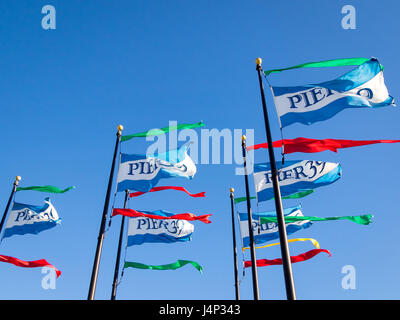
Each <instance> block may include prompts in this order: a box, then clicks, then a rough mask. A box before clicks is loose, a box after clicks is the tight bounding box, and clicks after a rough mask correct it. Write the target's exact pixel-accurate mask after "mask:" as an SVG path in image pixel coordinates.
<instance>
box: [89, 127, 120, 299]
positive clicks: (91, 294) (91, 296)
mask: <svg viewBox="0 0 400 320" xmlns="http://www.w3.org/2000/svg"><path fill="white" fill-rule="evenodd" d="M123 129H124V127H123V126H122V125H119V126H118V131H117V139H116V141H115V149H114V156H113V162H112V166H111V171H110V178H109V179H108V187H107V194H106V199H105V202H104V209H103V215H102V219H101V224H100V231H99V236H98V238H97V247H96V255H95V257H94V262H93V269H92V277H91V279H90V287H89V294H88V300H94V294H95V291H96V283H97V275H98V273H99V265H100V256H101V250H102V248H103V240H104V233H105V229H106V222H107V212H108V207H109V203H110V195H111V187H112V182H113V178H114V169H115V160H116V158H117V152H118V146H119V142H120V140H121V132H122V130H123Z"/></svg>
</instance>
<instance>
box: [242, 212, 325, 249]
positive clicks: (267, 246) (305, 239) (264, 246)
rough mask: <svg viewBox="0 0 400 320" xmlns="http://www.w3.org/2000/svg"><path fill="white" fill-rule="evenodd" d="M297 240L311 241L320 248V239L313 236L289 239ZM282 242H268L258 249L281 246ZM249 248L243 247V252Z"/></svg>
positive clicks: (291, 240) (289, 241)
mask: <svg viewBox="0 0 400 320" xmlns="http://www.w3.org/2000/svg"><path fill="white" fill-rule="evenodd" d="M285 222H286V220H285ZM297 241H310V242H311V243H312V244H313V245H314V247H315V248H317V249H319V243H318V241H317V240H315V239H312V238H297V239H288V243H291V242H297ZM280 244H281V243H280V242H276V243H271V244H266V245H263V246H257V247H256V249H263V248H269V247H274V246H279V245H280ZM249 249H250V248H249V247H244V248H242V250H243V252H244V251H245V250H249Z"/></svg>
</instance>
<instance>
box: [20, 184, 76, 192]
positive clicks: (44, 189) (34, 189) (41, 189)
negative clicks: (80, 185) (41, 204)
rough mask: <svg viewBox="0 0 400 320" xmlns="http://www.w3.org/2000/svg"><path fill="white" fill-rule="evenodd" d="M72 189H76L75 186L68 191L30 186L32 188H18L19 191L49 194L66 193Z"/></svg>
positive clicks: (50, 187)
mask: <svg viewBox="0 0 400 320" xmlns="http://www.w3.org/2000/svg"><path fill="white" fill-rule="evenodd" d="M71 189H75V186H71V187H68V188H66V189H60V188H57V187H55V186H30V187H18V188H17V191H23V190H32V191H40V192H48V193H64V192H67V191H69V190H71Z"/></svg>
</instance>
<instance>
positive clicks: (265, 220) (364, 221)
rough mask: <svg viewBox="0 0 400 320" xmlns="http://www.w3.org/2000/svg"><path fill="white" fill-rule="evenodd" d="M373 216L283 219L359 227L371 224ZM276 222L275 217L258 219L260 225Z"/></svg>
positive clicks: (286, 220)
mask: <svg viewBox="0 0 400 320" xmlns="http://www.w3.org/2000/svg"><path fill="white" fill-rule="evenodd" d="M372 218H373V215H371V214H364V215H360V216H343V217H325V218H323V217H310V216H303V217H287V219H286V218H285V222H297V221H303V220H306V221H331V220H349V221H352V222H355V223H358V224H361V225H368V224H370V223H371V220H372ZM271 222H277V218H276V217H260V224H263V223H271Z"/></svg>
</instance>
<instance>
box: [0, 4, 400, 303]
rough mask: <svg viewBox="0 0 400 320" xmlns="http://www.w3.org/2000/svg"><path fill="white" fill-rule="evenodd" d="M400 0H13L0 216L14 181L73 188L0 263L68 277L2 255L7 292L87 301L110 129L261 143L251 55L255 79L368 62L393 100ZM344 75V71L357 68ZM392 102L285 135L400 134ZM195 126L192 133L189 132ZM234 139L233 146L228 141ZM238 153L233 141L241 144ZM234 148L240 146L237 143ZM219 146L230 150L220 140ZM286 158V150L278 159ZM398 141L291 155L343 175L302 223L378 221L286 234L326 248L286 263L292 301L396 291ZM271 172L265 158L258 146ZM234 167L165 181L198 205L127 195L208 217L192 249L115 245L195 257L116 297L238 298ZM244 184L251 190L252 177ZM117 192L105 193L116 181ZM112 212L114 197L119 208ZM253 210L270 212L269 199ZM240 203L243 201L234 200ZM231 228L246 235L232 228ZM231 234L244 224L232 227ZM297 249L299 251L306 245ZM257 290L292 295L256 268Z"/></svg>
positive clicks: (238, 179)
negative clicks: (43, 225) (172, 128)
mask: <svg viewBox="0 0 400 320" xmlns="http://www.w3.org/2000/svg"><path fill="white" fill-rule="evenodd" d="M46 4H50V5H53V6H54V7H55V8H56V29H55V30H43V29H42V27H41V20H42V17H43V16H44V15H43V14H42V13H41V10H42V7H43V6H44V5H46ZM346 4H351V5H353V6H354V7H355V9H356V19H357V20H356V29H355V30H345V29H343V28H342V26H341V20H342V18H343V16H344V15H343V14H342V13H341V10H342V7H343V6H344V5H346ZM399 10H400V4H399V3H397V2H396V1H387V0H382V1H378V2H377V1H373V0H363V1H356V0H351V1H316V0H304V1H266V0H264V1H260V0H252V1H238V0H229V1H227V0H220V1H209V0H207V1H181V0H171V1H159V0H154V1H139V0H133V1H131V0H129V1H128V0H120V1H105V0H91V1H77V0H68V1H66V0H46V1H45V0H40V1H39V0H19V1H11V0H8V1H1V3H0V39H1V41H0V71H1V73H0V98H1V117H0V136H1V157H0V167H1V170H0V182H1V183H0V203H1V204H2V210H3V209H4V208H5V206H6V203H7V200H8V197H9V194H10V191H11V188H12V183H13V181H14V177H15V176H16V175H20V176H22V181H21V186H30V185H47V184H51V185H56V186H59V187H67V186H70V185H75V186H76V187H77V188H76V189H75V190H72V191H69V192H67V193H65V194H50V197H51V200H52V202H53V204H54V206H55V207H56V209H57V210H58V213H59V215H60V216H61V218H62V224H61V225H60V226H58V227H56V228H53V229H50V230H47V231H44V232H42V233H40V234H39V235H24V236H13V237H11V238H7V239H5V240H4V241H2V243H1V244H0V254H4V255H9V256H13V257H17V258H20V259H22V260H37V259H42V258H44V259H47V260H48V261H49V262H50V263H52V264H54V265H55V266H56V267H57V268H59V269H60V270H61V271H62V275H61V277H60V278H59V279H58V280H57V282H56V289H53V290H51V289H49V290H45V289H43V288H42V285H41V282H42V278H43V277H44V276H45V275H44V274H42V273H41V268H34V269H27V268H19V267H16V266H13V265H11V264H7V263H0V282H1V286H0V287H1V289H0V299H86V298H87V294H88V289H89V283H90V276H91V271H92V265H93V258H94V254H95V248H96V243H97V235H98V231H99V226H100V220H101V214H102V210H103V206H104V197H105V194H106V187H107V182H108V177H109V172H110V166H111V160H112V152H113V148H114V141H115V133H116V127H117V125H118V124H123V126H124V134H130V133H136V132H142V131H146V130H148V129H151V128H156V127H164V126H167V125H168V122H169V121H170V120H176V121H178V123H193V122H198V121H200V120H203V121H204V123H205V124H206V127H205V128H208V129H213V128H216V129H218V130H222V129H230V130H233V129H254V130H255V131H254V132H255V143H261V142H264V141H265V140H266V137H265V129H264V122H263V116H262V107H261V100H260V93H259V88H258V80H257V74H256V70H255V63H254V60H255V58H257V57H262V58H263V67H264V69H269V68H278V67H286V66H291V65H294V64H299V63H304V62H309V61H320V60H325V59H335V58H346V57H371V56H374V57H378V58H379V60H380V62H381V63H382V64H383V65H384V67H385V71H384V73H385V82H386V85H387V87H388V89H389V92H390V94H391V95H392V96H394V97H395V98H397V97H399V96H400V80H399V77H398V76H399V74H400V64H399V60H398V58H397V56H398V51H399V48H400V47H399V45H398V41H397V39H398V33H397V32H398V30H399V23H400V22H399V19H398V13H399ZM350 68H351V67H350ZM350 68H349V67H342V68H331V69H313V70H295V71H287V72H284V73H281V74H274V75H271V76H270V77H269V81H270V82H271V83H272V84H274V85H283V86H284V85H300V84H306V83H316V82H321V81H325V80H331V79H334V78H335V77H337V76H339V75H341V74H342V73H344V72H346V71H347V70H349V69H350ZM266 94H267V103H268V108H269V114H270V120H271V129H272V134H273V139H274V140H277V139H279V138H280V131H279V126H278V119H277V116H276V112H275V109H274V107H273V102H272V98H271V94H270V92H269V91H267V92H266ZM399 120H400V114H399V113H398V110H397V108H392V107H387V108H381V109H377V110H369V109H362V110H355V109H347V110H344V111H342V112H341V113H339V114H338V115H336V116H335V117H333V118H331V119H330V120H328V121H324V122H319V123H316V124H314V125H311V126H305V125H301V124H294V125H291V126H289V127H287V128H286V129H285V130H284V137H285V138H296V137H308V138H339V139H355V140H357V139H399V138H400V135H399V130H398V128H399V125H398V124H399ZM196 131H197V132H198V133H200V132H201V131H200V129H196ZM150 143H151V142H148V141H147V142H146V141H145V140H144V139H139V138H138V139H133V140H131V141H129V142H125V143H124V144H123V145H122V150H123V152H127V153H145V151H146V148H147V147H148V146H149V145H150ZM227 143H231V141H228V142H227ZM238 143H239V144H238ZM235 147H236V148H237V147H240V142H239V141H236V146H235ZM221 148H222V147H221ZM276 155H277V158H278V159H280V150H276ZM399 155H400V145H397V144H390V145H389V144H380V145H372V146H365V147H358V148H350V149H345V150H339V152H338V153H333V152H330V151H325V152H322V153H316V154H301V153H297V154H291V155H288V156H287V157H286V159H288V160H289V159H290V160H294V159H300V160H301V159H311V160H324V161H332V162H340V163H341V165H342V168H343V176H342V179H340V180H339V181H338V182H336V183H334V184H332V185H330V186H326V187H323V188H319V189H317V190H316V191H315V193H314V194H312V195H309V196H307V197H305V198H303V199H300V200H286V201H284V206H285V207H289V206H294V205H297V204H299V203H301V204H302V206H303V212H304V214H305V215H310V216H313V215H314V216H322V217H327V216H341V215H359V214H366V213H371V214H373V215H374V222H373V224H371V225H369V226H361V225H357V224H355V223H351V222H349V221H336V222H316V223H314V224H313V226H312V227H310V228H309V229H306V230H302V231H299V232H297V233H296V234H294V235H292V236H289V238H297V237H311V238H314V239H316V240H318V241H319V243H320V245H321V247H322V248H325V249H328V250H330V252H331V253H332V257H329V256H328V255H326V254H324V253H321V254H320V255H318V256H316V257H315V258H313V259H311V260H309V261H306V262H302V263H297V264H293V275H294V281H295V287H296V293H297V297H298V299H345V300H346V299H398V298H399V297H400V293H399V287H400V276H399V271H398V265H399V263H400V256H399V253H398V241H399V240H398V227H399V225H400V218H399V211H398V200H399V196H400V193H399V187H398V185H399V181H400V171H399V170H398V166H397V161H398V158H399ZM254 156H255V161H256V162H266V161H267V152H266V151H265V150H260V151H257V152H255V153H254ZM235 168H240V163H239V164H236V163H232V164H223V163H222V164H202V163H200V164H198V165H197V174H196V176H195V178H194V179H193V180H186V179H177V178H174V179H169V180H163V181H161V182H160V184H159V185H180V186H184V187H186V188H187V189H188V190H189V191H191V192H193V193H195V192H201V191H205V192H206V198H198V199H196V198H190V197H188V196H187V195H186V194H184V193H181V192H173V191H163V192H159V193H152V194H146V195H144V196H142V197H139V198H134V199H131V200H130V203H129V206H130V207H131V208H135V209H142V210H157V209H165V210H168V211H172V212H176V213H180V212H187V211H188V212H193V213H195V214H208V213H211V214H213V216H212V217H211V220H212V223H211V224H203V223H201V222H194V224H195V232H194V234H193V239H192V241H191V242H187V243H174V244H143V245H142V246H133V247H130V248H128V249H127V250H126V252H125V251H123V257H125V258H126V260H128V261H137V262H142V263H147V264H166V263H171V262H173V261H175V260H176V259H189V260H194V261H197V262H198V263H200V264H201V265H202V266H203V268H204V272H203V274H200V273H199V272H198V271H197V270H196V269H194V268H192V267H191V266H185V267H184V268H182V269H179V270H176V271H150V270H138V269H132V268H131V269H126V270H125V273H124V276H123V278H122V281H121V283H120V285H119V287H118V295H117V298H118V299H176V300H180V299H194V300H197V299H234V297H235V296H234V278H233V256H232V233H231V213H230V200H229V188H230V187H234V188H235V194H236V196H243V195H244V192H245V188H244V178H243V176H238V175H235ZM250 183H251V185H250V189H251V193H252V195H254V186H253V179H252V177H250ZM113 190H114V187H113ZM46 196H49V194H45V193H40V192H34V191H25V192H18V193H17V194H16V201H17V202H22V203H29V204H36V205H40V204H41V203H42V201H43V199H44V198H45V197H46ZM111 204H114V205H115V207H122V205H123V194H121V193H119V194H117V195H116V196H115V197H114V194H113V195H112V198H111ZM252 206H253V210H254V211H270V210H273V209H274V204H273V202H272V201H268V202H264V203H262V204H260V205H259V207H257V205H256V203H255V202H252ZM237 208H238V210H239V211H245V210H246V206H245V203H242V204H239V205H238V207H237ZM120 221H121V220H120V217H116V218H113V219H112V224H111V226H110V228H109V229H108V230H107V233H106V236H105V240H104V247H103V253H102V257H101V264H100V272H99V277H98V285H97V290H96V299H109V297H110V294H111V284H112V279H113V272H114V263H115V255H116V248H117V242H118V234H119V228H120ZM237 231H238V230H237ZM237 237H239V232H237ZM312 248H313V247H312V245H311V244H310V243H307V242H305V243H291V244H290V253H291V255H297V254H300V253H302V252H305V251H308V250H310V249H312ZM238 253H239V272H240V279H241V284H240V293H241V298H242V299H252V298H253V295H252V287H251V283H252V282H251V270H250V269H247V270H246V272H245V273H244V274H243V268H242V267H241V264H242V260H243V259H245V260H248V259H249V258H250V255H249V252H248V251H246V252H245V254H244V255H242V253H241V250H240V248H239V249H238ZM256 253H257V258H269V259H273V258H278V257H280V249H279V246H276V247H272V248H265V249H258V250H257V252H256ZM346 265H351V266H354V268H355V270H356V288H355V289H354V290H345V289H343V288H342V285H341V282H342V278H343V277H344V276H345V274H342V273H341V271H342V268H343V267H344V266H346ZM258 276H259V286H260V297H261V299H265V300H280V299H285V298H286V294H285V289H284V279H283V272H282V267H281V266H271V267H265V268H259V269H258Z"/></svg>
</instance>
